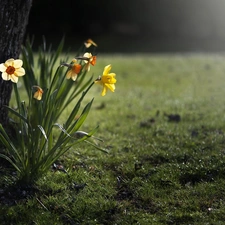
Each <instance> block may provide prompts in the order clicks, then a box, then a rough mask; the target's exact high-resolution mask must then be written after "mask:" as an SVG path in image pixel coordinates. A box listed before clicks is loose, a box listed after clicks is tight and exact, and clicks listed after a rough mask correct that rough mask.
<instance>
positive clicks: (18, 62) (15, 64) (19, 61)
mask: <svg viewBox="0 0 225 225" xmlns="http://www.w3.org/2000/svg"><path fill="white" fill-rule="evenodd" d="M22 65H23V61H22V60H21V59H16V60H14V67H15V68H20V67H22Z"/></svg>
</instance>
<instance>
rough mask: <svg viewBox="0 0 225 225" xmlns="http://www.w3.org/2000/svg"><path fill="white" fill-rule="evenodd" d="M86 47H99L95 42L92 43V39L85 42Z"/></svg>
mask: <svg viewBox="0 0 225 225" xmlns="http://www.w3.org/2000/svg"><path fill="white" fill-rule="evenodd" d="M84 45H85V47H86V48H90V47H91V45H94V46H95V47H97V46H98V45H97V44H96V43H95V42H94V41H92V40H91V39H88V40H87V41H85V42H84Z"/></svg>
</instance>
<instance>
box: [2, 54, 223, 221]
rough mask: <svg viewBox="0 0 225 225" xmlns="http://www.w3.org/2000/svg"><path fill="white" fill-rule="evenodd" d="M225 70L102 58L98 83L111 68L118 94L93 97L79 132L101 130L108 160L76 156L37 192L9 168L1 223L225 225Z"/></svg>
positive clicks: (166, 58)
mask: <svg viewBox="0 0 225 225" xmlns="http://www.w3.org/2000/svg"><path fill="white" fill-rule="evenodd" d="M224 60H225V57H224V56H223V55H194V54H193V55H176V54H175V55H172V54H171V55H138V54H137V55H101V56H99V58H98V62H97V64H96V66H95V67H94V68H93V70H92V73H93V74H94V76H98V75H101V74H97V73H99V71H101V69H102V68H104V66H105V65H107V64H112V67H113V71H114V72H115V73H116V74H117V77H116V78H117V84H116V91H115V93H107V95H106V96H105V97H101V96H100V92H101V88H100V87H99V89H98V87H96V88H93V89H92V90H91V91H90V93H89V94H88V95H90V96H95V100H94V103H93V106H92V110H91V111H90V113H89V117H88V119H87V120H86V121H87V122H86V123H85V125H84V126H83V127H82V129H83V131H88V130H90V129H92V128H94V127H96V125H99V126H100V128H99V131H98V132H97V133H96V136H98V137H99V138H101V139H103V140H104V142H103V143H101V142H99V143H98V144H99V145H100V146H101V147H104V148H107V149H108V151H109V154H104V153H102V152H99V151H97V150H95V149H94V148H92V147H90V146H87V145H84V144H81V145H80V146H79V147H77V146H76V148H74V149H71V150H70V151H69V152H68V154H66V155H64V156H63V157H61V159H60V161H59V162H56V164H57V165H61V166H63V167H64V170H59V169H55V168H50V169H49V172H48V173H47V175H46V176H45V177H44V178H43V179H40V180H39V182H38V185H37V186H36V187H35V188H34V187H14V186H13V184H10V183H9V182H8V179H7V177H8V176H10V175H12V174H13V171H11V170H9V171H8V170H7V171H5V169H4V168H5V167H4V165H2V166H1V174H2V176H1V180H0V184H1V185H0V199H1V202H0V204H1V207H0V223H1V224H3V225H4V224H15V223H16V224H21V225H22V224H41V225H43V224H57V225H60V224H93V225H96V224H109V225H110V224H112V225H114V224H123V225H124V224H143V225H144V224H155V225H157V224H159V225H161V224H168V225H170V224H171V225H172V224H173V225H174V224H179V225H180V224H196V225H197V224H198V225H201V224H202V225H203V224H204V225H205V224H218V225H219V224H223V223H224V220H225V216H224V215H225V207H224V205H225V204H224V203H225V197H224V196H225V169H224V168H225V158H224V154H225V147H224V145H225V138H224V132H225V124H224V121H225V116H224V112H225V104H224V103H225V98H224V94H225V88H224V86H225V76H224V74H225V64H224ZM87 99H88V98H87ZM84 104H85V103H84ZM64 116H65V117H66V113H65V115H64ZM60 120H62V121H61V122H63V120H64V118H60Z"/></svg>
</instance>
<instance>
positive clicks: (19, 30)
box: [0, 0, 32, 127]
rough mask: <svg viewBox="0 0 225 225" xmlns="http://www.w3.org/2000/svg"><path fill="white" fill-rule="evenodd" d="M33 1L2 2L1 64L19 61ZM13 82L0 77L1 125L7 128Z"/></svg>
mask: <svg viewBox="0 0 225 225" xmlns="http://www.w3.org/2000/svg"><path fill="white" fill-rule="evenodd" d="M31 5H32V0H0V63H4V62H5V61H6V60H7V59H9V58H14V59H18V58H19V54H20V51H21V45H22V42H23V38H24V35H25V30H26V26H27V23H28V18H29V12H30V9H31ZM11 92H12V82H11V81H4V80H2V78H1V76H0V123H1V124H2V125H3V127H7V124H8V113H7V110H6V109H5V107H4V105H9V101H10V97H11Z"/></svg>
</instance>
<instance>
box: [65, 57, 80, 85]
mask: <svg viewBox="0 0 225 225" xmlns="http://www.w3.org/2000/svg"><path fill="white" fill-rule="evenodd" d="M76 62H77V60H76V59H73V60H72V65H71V66H70V69H69V70H68V72H67V74H66V78H67V79H70V78H71V79H72V80H73V81H75V80H76V79H77V75H78V74H79V73H80V70H81V65H80V64H77V63H76Z"/></svg>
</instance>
